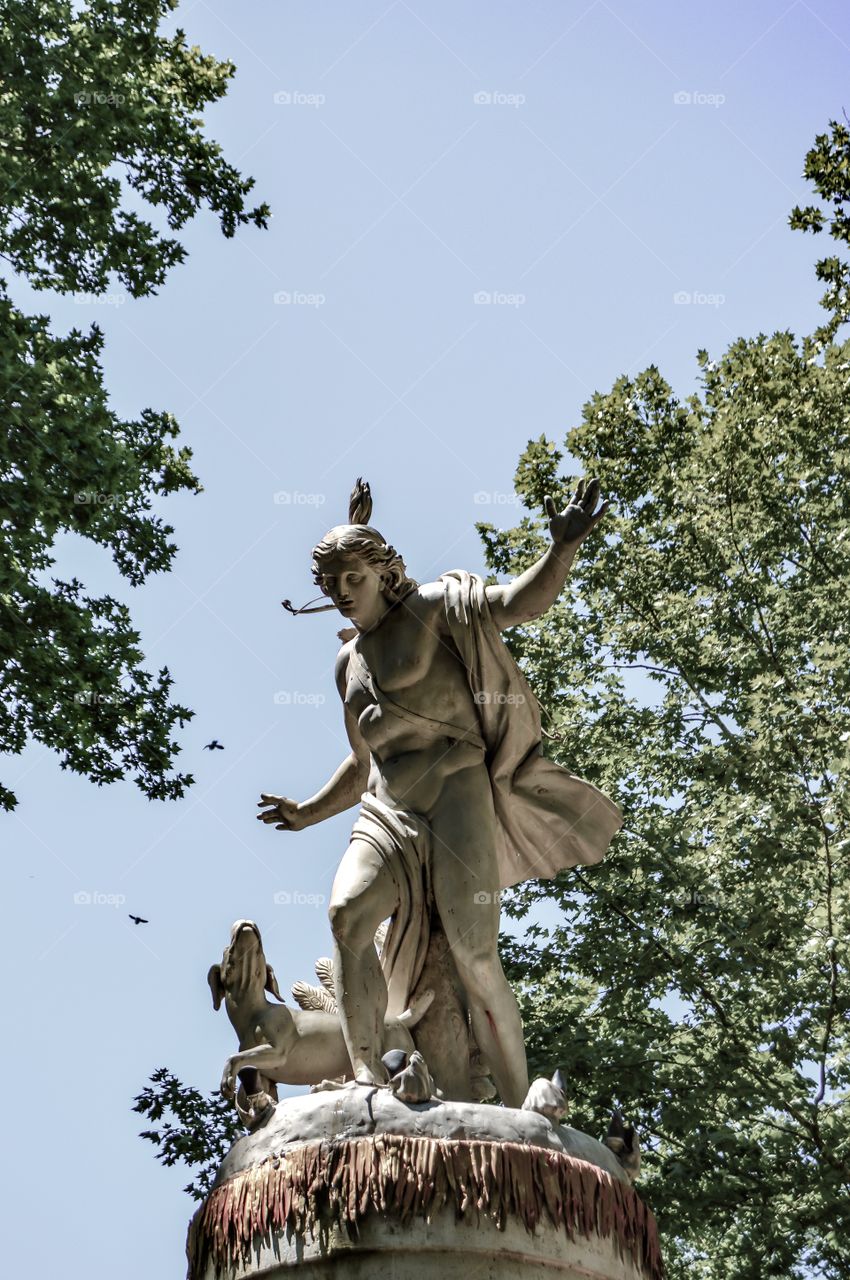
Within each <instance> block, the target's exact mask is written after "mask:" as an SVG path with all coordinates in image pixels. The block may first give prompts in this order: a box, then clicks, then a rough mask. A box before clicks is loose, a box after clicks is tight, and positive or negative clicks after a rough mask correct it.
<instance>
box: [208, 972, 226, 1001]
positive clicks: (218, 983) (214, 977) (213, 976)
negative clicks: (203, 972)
mask: <svg viewBox="0 0 850 1280" xmlns="http://www.w3.org/2000/svg"><path fill="white" fill-rule="evenodd" d="M207 982H208V983H209V984H210V991H211V992H212V998H213V1008H214V1009H220V1008H221V1002H222V1000H223V999H224V996H225V991H224V983H223V982H222V980H221V965H220V964H214V965H212V966H211V968H210V971H209V973H208V974H207Z"/></svg>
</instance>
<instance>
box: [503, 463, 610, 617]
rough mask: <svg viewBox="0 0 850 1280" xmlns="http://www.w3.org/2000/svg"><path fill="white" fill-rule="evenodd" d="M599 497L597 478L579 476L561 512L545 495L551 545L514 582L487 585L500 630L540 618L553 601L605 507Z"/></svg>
mask: <svg viewBox="0 0 850 1280" xmlns="http://www.w3.org/2000/svg"><path fill="white" fill-rule="evenodd" d="M598 500H599V481H598V480H591V481H590V482H589V483H586V481H585V480H580V481H579V483H578V488H577V489H576V491H575V493H574V494H573V496H572V498H571V499H570V502H569V505H568V506H567V507H566V508H565V509H564V510H563V511H561V512H558V511H557V510H556V508H555V504H554V502H553V501H552V499H551V498H549V497H547V498H546V514H547V515H548V517H549V532H550V533H551V534H552V545H551V547H550V548H549V550H548V551H547V552H546V553H545V555H542V556H541V557H540V559H539V560H538V561H537V562H536V563H535V564H533V565H532V566H531V568H530V569H526V570H525V572H524V573H521V574H520V575H519V576H518V577H517V578H514V580H513V582H508V583H506V584H505V585H504V586H492V587H487V588H486V591H487V599H488V601H489V603H490V610H491V612H492V614H493V620H494V622H495V623H496V626H497V627H498V628H499V630H500V631H504V630H505V628H506V627H515V626H517V625H519V624H520V623H523V622H530V621H531V619H532V618H539V617H540V615H541V614H542V613H545V612H546V610H547V609H549V608H550V607H551V606H552V605H553V604H554V603H555V601H556V600H557V598H558V596H559V595H560V594H561V591H562V590H563V587H564V583H565V582H566V580H567V575H568V573H569V571H570V568H571V566H572V563H573V560H574V559H575V556H576V552H577V551H578V549H579V547H580V546H581V544H582V542H584V539H585V538H586V537H587V535H588V534H589V533H590V531H591V529H593V528H594V527H595V526H596V525H597V524H598V523H599V521H600V520H601V519H602V517H603V516H604V514H605V512H606V511H607V510H608V503H607V502H605V503H603V504H602V506H601V507H600V508H599V510H598V511H596V510H595V508H596V503H597V502H598Z"/></svg>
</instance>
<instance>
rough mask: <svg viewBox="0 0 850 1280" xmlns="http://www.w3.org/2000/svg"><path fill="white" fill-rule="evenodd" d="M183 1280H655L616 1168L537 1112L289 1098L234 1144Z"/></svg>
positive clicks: (655, 1265) (653, 1261)
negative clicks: (298, 1276)
mask: <svg viewBox="0 0 850 1280" xmlns="http://www.w3.org/2000/svg"><path fill="white" fill-rule="evenodd" d="M187 1249H188V1255H189V1276H190V1280H217V1278H218V1280H221V1278H223V1277H224V1278H226V1280H247V1278H248V1277H254V1276H257V1277H263V1280H294V1276H293V1272H294V1271H295V1269H296V1268H300V1269H301V1271H303V1273H304V1275H305V1277H309V1280H367V1278H368V1280H373V1278H374V1277H376V1276H386V1277H391V1278H392V1280H426V1278H427V1280H433V1278H434V1277H438V1278H439V1280H454V1278H455V1277H463V1280H520V1277H522V1278H523V1280H525V1278H526V1277H533V1276H540V1277H543V1276H554V1275H557V1276H560V1277H564V1278H565V1280H566V1278H568V1280H578V1278H579V1277H581V1280H592V1278H593V1277H598V1278H599V1280H660V1278H661V1274H662V1269H661V1258H660V1254H659V1251H658V1242H657V1236H656V1231H655V1222H654V1219H653V1217H652V1214H651V1213H650V1212H649V1210H648V1209H647V1208H646V1206H645V1205H644V1204H643V1202H642V1201H641V1199H640V1197H639V1196H638V1195H637V1194H636V1192H635V1191H634V1190H633V1188H632V1187H631V1185H630V1183H629V1181H628V1179H627V1178H626V1175H625V1173H624V1172H623V1170H622V1169H621V1167H620V1165H619V1163H618V1161H617V1160H616V1158H615V1157H614V1156H613V1155H612V1153H611V1152H610V1151H609V1150H608V1149H607V1148H606V1147H604V1146H602V1144H601V1143H598V1142H596V1141H595V1140H594V1139H593V1138H590V1137H588V1136H587V1135H586V1134H582V1133H579V1132H578V1131H577V1130H575V1129H570V1128H568V1127H567V1126H565V1125H553V1124H552V1123H551V1122H550V1121H548V1120H547V1119H546V1118H545V1117H544V1116H541V1115H538V1114H536V1113H535V1112H529V1111H515V1110H511V1109H508V1108H503V1107H495V1106H487V1105H473V1104H471V1103H459V1102H431V1103H426V1104H423V1105H421V1106H408V1105H406V1104H404V1103H401V1102H399V1101H398V1100H397V1099H396V1098H394V1097H393V1096H392V1095H391V1094H390V1093H389V1092H388V1091H387V1090H375V1091H372V1090H367V1089H361V1088H357V1089H352V1090H346V1091H342V1092H340V1093H325V1094H312V1095H308V1096H306V1097H303V1098H294V1099H289V1100H287V1101H285V1102H282V1103H280V1104H279V1105H278V1107H277V1108H276V1110H275V1112H274V1114H273V1116H272V1117H271V1119H270V1120H269V1122H268V1123H267V1124H266V1125H265V1126H264V1127H263V1128H262V1129H260V1130H259V1131H257V1132H256V1133H254V1134H250V1135H246V1136H245V1137H243V1138H240V1139H239V1140H238V1141H237V1142H236V1143H235V1144H234V1146H233V1148H232V1149H231V1151H230V1152H229V1153H228V1155H227V1156H226V1158H225V1160H224V1161H223V1163H222V1166H221V1169H220V1171H219V1174H218V1177H217V1179H216V1183H215V1186H214V1187H213V1190H212V1192H211V1193H210V1196H209V1198H208V1199H207V1201H206V1202H205V1203H204V1204H203V1205H202V1206H201V1208H200V1209H199V1210H198V1213H197V1214H196V1215H195V1218H194V1219H193V1221H192V1224H191V1227H190V1230H189V1241H188V1246H187Z"/></svg>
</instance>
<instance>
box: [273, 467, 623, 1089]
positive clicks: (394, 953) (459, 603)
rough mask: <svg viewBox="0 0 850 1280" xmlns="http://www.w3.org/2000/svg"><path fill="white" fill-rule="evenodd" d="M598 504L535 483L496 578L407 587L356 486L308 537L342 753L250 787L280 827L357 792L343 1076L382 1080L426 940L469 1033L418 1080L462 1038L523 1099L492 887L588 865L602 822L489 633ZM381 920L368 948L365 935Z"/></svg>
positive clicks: (508, 619) (559, 566) (598, 852)
mask: <svg viewBox="0 0 850 1280" xmlns="http://www.w3.org/2000/svg"><path fill="white" fill-rule="evenodd" d="M598 502H599V482H598V481H597V480H590V481H589V482H586V481H584V480H583V481H581V482H580V483H579V485H578V487H577V489H576V491H575V493H574V495H573V497H572V499H571V500H570V502H569V504H568V505H567V506H566V508H565V509H564V510H563V511H558V510H557V509H556V507H555V504H554V503H553V502H552V500H551V498H548V497H547V499H546V512H547V515H548V517H549V531H550V533H551V537H552V542H551V545H550V546H549V548H548V550H547V551H546V552H545V554H544V555H543V556H542V557H541V558H540V559H539V560H538V561H537V562H536V563H535V564H533V565H532V566H531V567H530V568H529V569H527V570H526V571H525V572H524V573H522V574H520V575H519V576H518V577H516V578H515V579H514V580H513V581H512V582H509V583H507V584H504V585H485V583H484V582H483V580H482V579H481V578H480V577H478V576H477V575H475V574H470V573H467V572H465V571H463V570H452V571H450V572H447V573H444V574H442V575H441V576H440V577H439V578H438V579H437V581H435V582H429V583H425V584H424V585H420V584H419V583H417V582H415V581H414V580H413V579H412V578H410V577H409V576H408V574H407V571H406V568H405V565H404V562H403V560H402V558H401V556H400V555H399V554H398V553H397V552H396V551H395V549H394V548H393V547H392V546H390V545H389V544H388V543H387V541H386V540H385V539H384V537H383V536H382V535H381V534H380V533H379V532H378V530H377V529H375V528H373V527H372V526H371V525H370V524H369V520H370V518H371V510H372V502H371V496H370V494H369V489H368V485H364V484H363V483H362V482H359V481H358V484H357V486H356V487H355V489H354V491H353V493H352V499H351V506H350V510H349V523H348V524H344V525H338V526H337V527H335V528H333V529H331V530H330V531H329V532H328V533H327V534H326V535H325V536H324V538H323V539H322V541H321V542H320V543H319V544H318V546H316V547H315V549H314V552H313V574H314V577H315V580H316V582H317V584H318V585H319V586H320V588H321V590H322V593H323V594H324V595H325V596H327V597H328V598H329V600H330V601H331V606H328V607H335V608H336V609H337V610H338V611H339V613H340V614H342V616H343V618H345V619H346V621H347V622H348V623H349V624H351V626H350V627H349V628H348V629H347V630H346V631H344V632H342V633H341V636H342V638H343V644H342V647H341V649H340V651H339V655H338V657H337V660H336V684H337V689H338V691H339V695H340V698H341V700H342V703H343V709H344V717H345V726H346V730H347V734H348V739H349V742H350V746H351V751H350V753H349V754H348V755H347V756H346V758H345V759H344V760H343V761H342V763H341V764H340V765H339V767H338V768H337V770H336V772H335V773H334V774H333V776H332V777H331V779H330V780H329V781H328V782H327V783H326V784H325V785H324V786H323V787H321V788H320V790H318V791H317V792H316V794H315V795H313V796H312V797H310V798H309V799H307V800H304V801H301V802H298V801H296V800H293V799H290V798H288V797H285V796H280V795H273V794H268V793H264V794H263V795H262V797H261V800H260V808H261V810H262V812H261V813H259V814H258V818H259V820H260V821H262V822H264V823H266V824H269V825H272V826H274V827H275V829H276V830H278V831H284V832H293V831H299V830H301V829H303V828H305V827H308V826H311V825H313V824H314V823H318V822H322V821H323V820H324V819H326V818H329V817H332V816H333V815H335V814H338V813H341V812H342V811H344V810H346V809H349V808H353V807H354V806H355V805H359V813H358V816H357V818H356V820H355V823H354V827H353V830H352V833H351V840H350V844H349V846H348V849H347V850H346V852H345V854H344V855H343V858H342V861H341V863H340V866H339V870H338V872H337V875H336V878H335V881H334V885H333V890H332V895H331V902H330V922H331V930H332V933H333V939H334V960H333V978H334V987H335V994H336V1004H337V1006H338V1009H339V1021H340V1025H341V1034H342V1036H343V1038H344V1042H345V1046H346V1048H347V1053H348V1057H349V1059H350V1062H351V1064H352V1070H353V1075H354V1079H355V1081H356V1082H358V1083H359V1084H363V1085H370V1086H375V1085H386V1084H387V1083H388V1076H387V1069H386V1066H385V1064H384V1063H383V1062H382V1055H383V1053H384V1052H385V1045H386V1040H385V1028H386V1026H387V1025H388V1022H389V1023H391V1022H392V1021H393V1020H394V1019H398V1018H399V1017H400V1016H401V1015H402V1014H403V1013H404V1012H405V1011H406V1010H408V1009H409V1008H410V1007H411V1005H412V1003H413V1002H414V1001H415V999H416V998H417V996H419V995H421V993H422V984H423V982H427V983H428V984H429V985H434V984H432V978H433V975H434V973H437V972H438V971H440V970H439V965H438V964H437V962H436V961H434V956H435V955H436V954H437V953H438V952H439V957H438V958H439V964H441V965H442V966H443V970H445V967H446V966H447V965H448V966H449V967H450V968H451V970H452V975H453V981H456V985H457V990H458V991H459V993H460V1000H461V1003H462V1005H463V1008H464V1010H466V1011H468V1021H469V1023H470V1024H471V1027H470V1039H469V1045H468V1046H467V1044H466V1043H462V1044H461V1045H460V1048H459V1047H458V1044H457V1042H456V1039H457V1035H463V1034H464V1033H463V1031H462V1030H458V1029H457V1028H456V1034H455V1033H453V1035H454V1039H455V1042H454V1043H452V1044H448V1045H446V1046H445V1047H444V1051H442V1052H441V1053H440V1054H438V1055H437V1057H438V1060H436V1061H435V1060H433V1059H432V1056H431V1054H430V1051H429V1053H428V1054H426V1057H427V1058H428V1067H430V1069H431V1072H432V1073H433V1077H434V1081H435V1087H436V1088H441V1089H442V1093H443V1096H445V1097H451V1096H454V1095H453V1094H452V1089H451V1086H450V1087H449V1088H448V1089H447V1088H446V1081H448V1080H449V1077H450V1075H451V1071H452V1069H453V1068H452V1059H455V1060H456V1059H457V1058H458V1056H459V1052H460V1053H461V1054H464V1055H465V1054H466V1052H467V1048H469V1049H470V1051H471V1052H472V1054H473V1057H474V1055H475V1053H476V1051H477V1052H479V1054H480V1058H481V1059H482V1060H483V1063H484V1064H486V1068H487V1070H489V1073H490V1075H492V1078H493V1081H494V1082H495V1084H496V1087H497V1089H498V1092H499V1095H500V1097H501V1099H502V1101H503V1103H504V1104H505V1106H507V1107H520V1106H521V1104H522V1102H523V1100H524V1099H525V1097H526V1095H527V1092H528V1072H527V1067H526V1057H525V1047H524V1044H523V1034H522V1025H521V1021H520V1016H519V1011H518V1009H517V1004H516V1000H515V998H514V995H513V993H512V991H511V988H510V987H509V985H508V983H507V980H506V978H505V975H504V973H503V971H502V967H501V964H500V961H499V956H498V950H497V938H498V931H499V892H500V889H502V888H506V887H508V886H510V885H514V884H518V883H520V882H522V881H524V880H528V879H531V878H537V877H548V876H552V875H555V874H557V872H558V871H560V870H561V869H562V868H564V867H570V866H575V865H577V864H592V863H595V862H598V861H599V860H600V859H601V858H602V857H603V855H604V853H605V850H606V848H607V846H608V844H609V842H610V840H611V837H612V836H613V834H614V833H615V831H616V830H617V829H618V828H619V826H620V821H621V819H620V812H619V810H618V808H617V806H616V805H615V804H614V803H613V802H612V801H611V800H609V799H608V798H607V797H606V796H605V795H603V794H602V792H600V791H599V790H598V789H597V788H596V787H594V786H592V785H591V784H589V783H587V782H584V781H582V780H581V779H579V778H576V777H574V776H573V775H572V774H570V773H568V772H567V771H566V770H565V769H563V768H561V767H560V766H559V765H557V764H555V763H553V762H552V761H549V760H547V759H546V758H545V757H544V756H543V755H542V753H541V750H540V743H541V729H540V718H539V710H538V707H537V703H536V701H535V699H534V696H533V694H532V692H531V690H530V688H529V686H528V684H527V682H526V680H525V678H524V677H523V675H522V673H521V672H520V670H519V668H518V667H517V665H516V663H515V662H514V660H513V658H512V657H511V655H510V653H509V651H508V649H507V648H506V646H505V644H504V642H503V641H502V639H501V636H500V632H502V631H504V630H505V629H506V628H508V627H513V626H517V625H521V624H522V623H525V622H528V621H529V620H531V619H533V618H538V617H540V616H541V615H542V614H544V613H545V612H546V610H547V609H548V608H549V607H550V606H551V605H552V604H553V602H554V601H555V600H556V599H557V597H558V595H559V593H560V591H561V589H562V588H563V585H564V583H565V581H566V578H567V575H568V573H569V570H570V566H571V565H572V563H573V560H574V558H575V555H576V552H577V550H578V548H579V546H580V545H581V543H582V542H583V541H584V539H585V538H586V537H587V536H588V534H590V532H591V531H592V530H593V529H594V528H595V527H596V525H597V524H598V523H599V521H600V520H601V519H602V518H603V516H604V514H605V511H606V504H603V505H602V506H601V507H599V509H597V505H598ZM387 919H389V921H390V924H389V928H388V931H387V934H386V938H385V941H384V945H383V947H382V949H381V953H380V955H379V953H378V951H377V950H376V948H375V945H374V941H373V939H374V935H375V931H376V929H377V928H378V926H379V925H380V924H381V922H382V921H385V920H387ZM439 939H442V941H443V943H444V945H443V947H442V951H440V950H439V947H437V941H438V940H439ZM429 948H430V950H429ZM441 1007H442V1004H441V1001H440V1000H439V999H438V1000H436V1001H435V1003H434V1007H433V1008H432V1010H431V1011H430V1014H429V1015H428V1016H429V1017H430V1018H432V1019H433V1018H437V1017H439V1016H440V1012H441ZM413 1039H414V1041H417V1036H416V1035H414V1037H413ZM419 1048H421V1045H419V1043H418V1042H417V1049H419ZM420 1056H421V1055H420ZM441 1073H442V1074H441ZM466 1096H469V1095H468V1094H467V1095H466Z"/></svg>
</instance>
